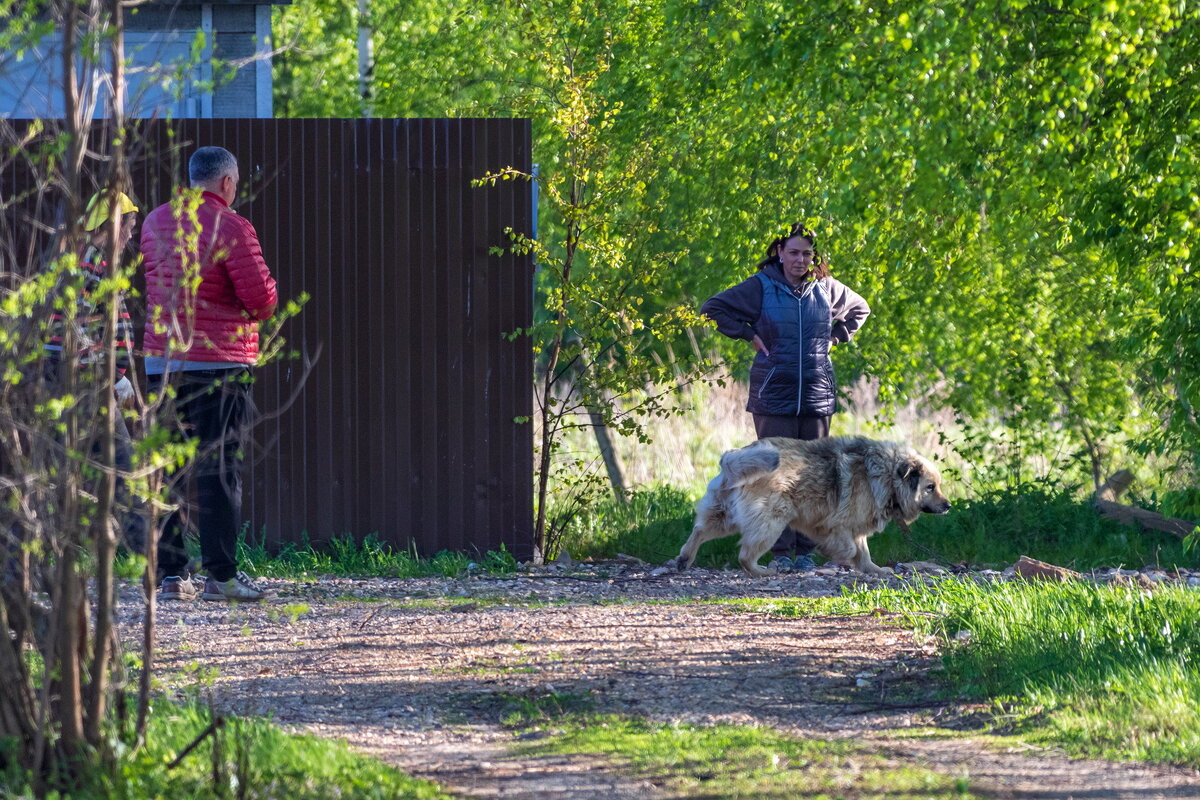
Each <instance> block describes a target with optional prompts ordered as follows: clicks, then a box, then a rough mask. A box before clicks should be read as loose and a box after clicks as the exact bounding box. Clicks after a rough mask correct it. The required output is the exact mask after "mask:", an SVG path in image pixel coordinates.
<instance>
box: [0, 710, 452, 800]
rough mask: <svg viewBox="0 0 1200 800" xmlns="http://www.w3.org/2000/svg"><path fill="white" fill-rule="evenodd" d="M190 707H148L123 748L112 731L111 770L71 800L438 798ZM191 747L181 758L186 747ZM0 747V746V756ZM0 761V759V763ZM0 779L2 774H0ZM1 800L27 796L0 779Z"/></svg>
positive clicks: (18, 782)
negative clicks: (144, 721)
mask: <svg viewBox="0 0 1200 800" xmlns="http://www.w3.org/2000/svg"><path fill="white" fill-rule="evenodd" d="M213 722H214V718H213V717H212V716H211V714H210V712H209V711H208V710H207V709H205V708H203V707H201V706H199V705H194V704H187V705H175V704H171V703H168V702H167V701H165V700H159V701H157V702H156V703H155V704H154V708H153V714H152V715H151V718H150V727H149V731H148V734H147V737H146V744H145V745H144V746H143V747H142V748H140V749H138V750H136V751H133V750H131V749H130V748H129V747H128V746H127V745H125V744H122V743H121V742H122V741H127V740H128V738H127V737H128V732H125V733H124V734H119V733H118V732H117V731H116V730H115V726H114V730H113V738H114V743H115V744H116V747H117V753H116V754H117V757H118V761H117V766H116V767H115V768H113V769H111V770H108V769H106V768H104V767H97V768H96V769H95V770H94V771H93V772H92V773H91V774H89V775H88V776H87V777H86V779H85V782H84V784H83V785H81V786H80V787H78V788H77V789H76V790H74V791H72V793H71V797H72V798H75V800H93V799H94V800H101V799H103V800H110V799H113V800H116V799H119V798H128V799H129V800H134V798H147V797H213V798H223V797H228V798H245V800H274V799H275V798H288V800H328V798H331V797H338V798H345V799H346V800H443V798H449V797H450V795H448V794H446V793H444V792H443V791H442V790H441V789H440V788H439V787H438V786H437V785H435V784H433V783H429V782H427V781H422V780H417V779H415V778H412V777H410V776H408V775H406V774H404V773H402V772H400V771H398V770H396V769H394V768H393V767H390V766H388V765H386V764H384V763H383V762H381V761H378V760H376V759H373V758H369V757H367V756H363V755H361V754H358V753H355V752H354V751H352V750H350V748H349V747H347V746H346V745H345V744H344V743H341V742H336V741H330V740H327V739H321V738H318V737H316V736H310V735H298V734H292V733H288V732H286V731H284V730H283V729H281V728H280V727H278V726H276V725H273V724H272V723H270V722H269V721H267V720H262V719H243V718H237V717H224V718H221V719H220V720H219V722H217V724H216V725H215V726H214V725H213ZM2 744H3V743H2V742H0V746H2ZM193 744H194V745H195V746H194V747H193V748H192V749H191V750H190V751H189V752H187V753H186V755H185V754H184V753H185V751H186V750H187V748H188V747H189V746H190V745H193ZM2 755H3V750H2V749H0V756H2ZM2 761H3V759H2V758H0V762H2ZM0 777H5V776H4V775H3V774H2V773H0ZM6 777H7V780H6V782H5V784H4V785H5V786H6V787H7V790H6V791H5V792H0V794H3V796H5V797H18V798H25V797H32V796H33V795H32V794H31V793H30V790H29V789H28V787H27V786H26V785H24V780H23V778H22V777H21V776H18V775H16V774H12V773H11V772H10V773H9V774H8V775H7V776H6Z"/></svg>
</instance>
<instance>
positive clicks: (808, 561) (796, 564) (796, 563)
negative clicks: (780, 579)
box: [792, 555, 817, 572]
mask: <svg viewBox="0 0 1200 800" xmlns="http://www.w3.org/2000/svg"><path fill="white" fill-rule="evenodd" d="M816 568H817V562H815V561H813V557H812V556H810V555H803V556H796V557H795V558H793V559H792V569H793V570H795V571H796V572H812V571H813V570H814V569H816Z"/></svg>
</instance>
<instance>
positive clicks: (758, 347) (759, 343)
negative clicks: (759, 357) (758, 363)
mask: <svg viewBox="0 0 1200 800" xmlns="http://www.w3.org/2000/svg"><path fill="white" fill-rule="evenodd" d="M750 344H752V345H754V350H755V352H761V353H762V354H763V355H764V356H769V355H771V353H770V351H768V350H767V346H766V345H765V344H763V340H762V339H760V338H759V336H758V334H757V333H756V334H754V338H753V339H751V340H750Z"/></svg>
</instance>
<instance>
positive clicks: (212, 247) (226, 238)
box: [142, 191, 278, 364]
mask: <svg viewBox="0 0 1200 800" xmlns="http://www.w3.org/2000/svg"><path fill="white" fill-rule="evenodd" d="M180 194H181V196H180V197H179V198H177V200H182V201H183V204H182V207H180V208H178V209H172V208H171V204H170V203H166V204H164V205H161V206H159V207H158V208H156V209H154V210H153V211H151V212H150V214H149V216H147V217H146V221H145V223H144V224H143V225H142V258H143V260H144V263H145V269H146V336H145V341H144V342H143V348H144V350H145V351H146V354H147V355H156V356H164V355H169V356H170V357H172V358H182V359H184V360H187V361H231V362H236V363H239V364H253V363H254V362H255V361H256V360H257V359H258V320H262V319H267V318H268V317H270V316H271V314H273V313H275V305H276V303H277V301H278V296H277V295H276V292H275V279H274V278H272V277H271V273H270V270H269V269H268V268H267V264H266V262H265V261H263V255H262V247H261V246H260V245H259V243H258V234H257V233H255V232H254V226H253V225H251V224H250V222H249V221H247V220H246V219H244V218H242V217H240V216H238V215H237V212H235V211H233V210H231V209H230V208H229V206H228V205H227V204H226V202H225V201H224V199H222V198H221V197H219V196H218V195H215V194H213V193H212V192H204V194H203V196H202V197H201V202H200V205H199V207H198V208H197V209H196V211H195V218H194V220H193V217H192V214H191V213H189V211H188V210H187V209H188V206H189V205H191V201H189V199H188V192H186V191H184V192H181V193H180ZM196 223H199V226H198V227H199V229H198V230H197V224H196ZM197 269H198V270H199V284H198V285H197V284H196V282H195V280H194V278H193V280H190V281H185V280H184V276H185V274H186V273H187V272H190V273H191V275H192V276H194V275H195V274H196V272H195V270H197Z"/></svg>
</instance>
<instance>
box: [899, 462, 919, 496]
mask: <svg viewBox="0 0 1200 800" xmlns="http://www.w3.org/2000/svg"><path fill="white" fill-rule="evenodd" d="M896 477H897V478H899V479H900V480H902V481H908V488H909V489H912V490H913V491H914V492H915V491H916V490H917V487H918V486H920V485H921V465H920V464H918V463H917V462H916V461H905V462H904V463H903V464H901V465H900V466H899V467H898V468H897V469H896Z"/></svg>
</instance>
